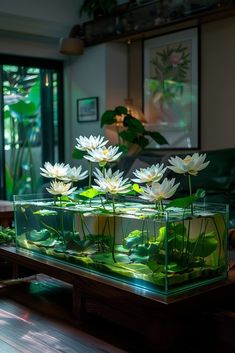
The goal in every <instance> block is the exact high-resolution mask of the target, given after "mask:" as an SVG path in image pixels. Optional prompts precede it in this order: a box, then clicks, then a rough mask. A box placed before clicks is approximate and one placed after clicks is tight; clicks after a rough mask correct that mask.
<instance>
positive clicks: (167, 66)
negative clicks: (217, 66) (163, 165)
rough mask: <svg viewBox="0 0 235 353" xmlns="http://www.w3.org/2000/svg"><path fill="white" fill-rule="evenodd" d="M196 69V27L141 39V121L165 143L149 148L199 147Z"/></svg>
mask: <svg viewBox="0 0 235 353" xmlns="http://www.w3.org/2000/svg"><path fill="white" fill-rule="evenodd" d="M197 66H198V48H197V28H193V29H189V30H184V31H180V32H176V33H172V34H168V35H164V36H158V37H154V38H151V39H147V40H145V42H144V113H145V120H146V121H147V125H148V128H149V129H152V130H153V131H155V130H157V131H159V132H161V133H163V134H164V136H166V139H167V141H168V145H165V146H160V145H158V144H156V143H155V144H152V145H151V146H150V147H151V148H164V149H165V148H167V149H179V148H184V149H187V148H188V149H193V148H198V147H199V136H198V68H197Z"/></svg>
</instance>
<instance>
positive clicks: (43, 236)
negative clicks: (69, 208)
mask: <svg viewBox="0 0 235 353" xmlns="http://www.w3.org/2000/svg"><path fill="white" fill-rule="evenodd" d="M50 237H51V233H50V232H49V230H47V229H41V230H39V231H38V230H36V229H34V230H32V231H31V232H29V233H26V239H28V240H31V241H33V242H39V241H44V240H47V239H48V238H50Z"/></svg>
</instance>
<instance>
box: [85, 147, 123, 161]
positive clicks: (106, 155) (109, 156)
mask: <svg viewBox="0 0 235 353" xmlns="http://www.w3.org/2000/svg"><path fill="white" fill-rule="evenodd" d="M118 150H119V147H118V146H114V147H112V146H109V147H101V148H97V149H94V150H91V151H87V153H88V154H89V155H87V156H84V158H86V159H88V160H89V161H91V162H96V163H99V165H100V166H105V165H106V163H109V162H114V161H116V160H117V159H118V158H119V157H120V156H121V154H122V152H118Z"/></svg>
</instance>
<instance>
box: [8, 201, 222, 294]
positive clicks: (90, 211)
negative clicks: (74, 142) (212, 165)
mask: <svg viewBox="0 0 235 353" xmlns="http://www.w3.org/2000/svg"><path fill="white" fill-rule="evenodd" d="M105 201H106V200H105ZM14 207H15V225H16V245H17V248H20V249H27V250H30V251H33V252H36V253H38V254H40V255H41V256H47V257H48V256H49V257H52V258H53V259H57V260H59V261H63V262H66V263H69V264H71V265H73V266H78V267H80V268H84V270H86V271H94V272H97V273H99V274H102V275H104V276H107V277H111V278H112V279H115V280H117V281H121V282H125V283H129V284H130V285H133V286H138V287H141V288H143V289H148V290H151V291H154V292H155V293H157V294H159V295H166V296H167V295H171V294H176V293H182V292H185V291H188V290H190V289H192V288H195V287H199V286H203V285H207V284H210V283H213V282H216V281H218V280H221V279H224V278H226V276H227V215H228V208H227V206H226V205H221V204H206V203H203V204H194V205H193V209H191V208H190V209H180V208H172V209H168V210H167V211H164V212H158V211H156V209H155V205H154V204H145V203H142V202H141V203H140V202H134V201H132V202H131V201H124V202H116V203H115V208H114V205H113V204H112V202H110V203H109V202H108V203H107V201H106V202H105V205H104V202H102V200H101V201H100V200H90V201H86V200H84V201H77V202H73V201H63V200H60V201H58V200H57V201H56V200H54V199H53V198H48V196H46V198H45V197H43V196H41V197H38V196H35V195H30V196H29V195H26V196H16V197H15V200H14Z"/></svg>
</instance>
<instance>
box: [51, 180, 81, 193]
mask: <svg viewBox="0 0 235 353" xmlns="http://www.w3.org/2000/svg"><path fill="white" fill-rule="evenodd" d="M71 186H72V183H67V184H65V183H63V181H56V180H54V181H52V182H51V183H50V188H46V189H47V191H48V192H49V193H50V194H52V195H70V194H72V193H73V192H74V191H75V190H76V189H77V188H76V187H73V188H71ZM70 188H71V189H70Z"/></svg>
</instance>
